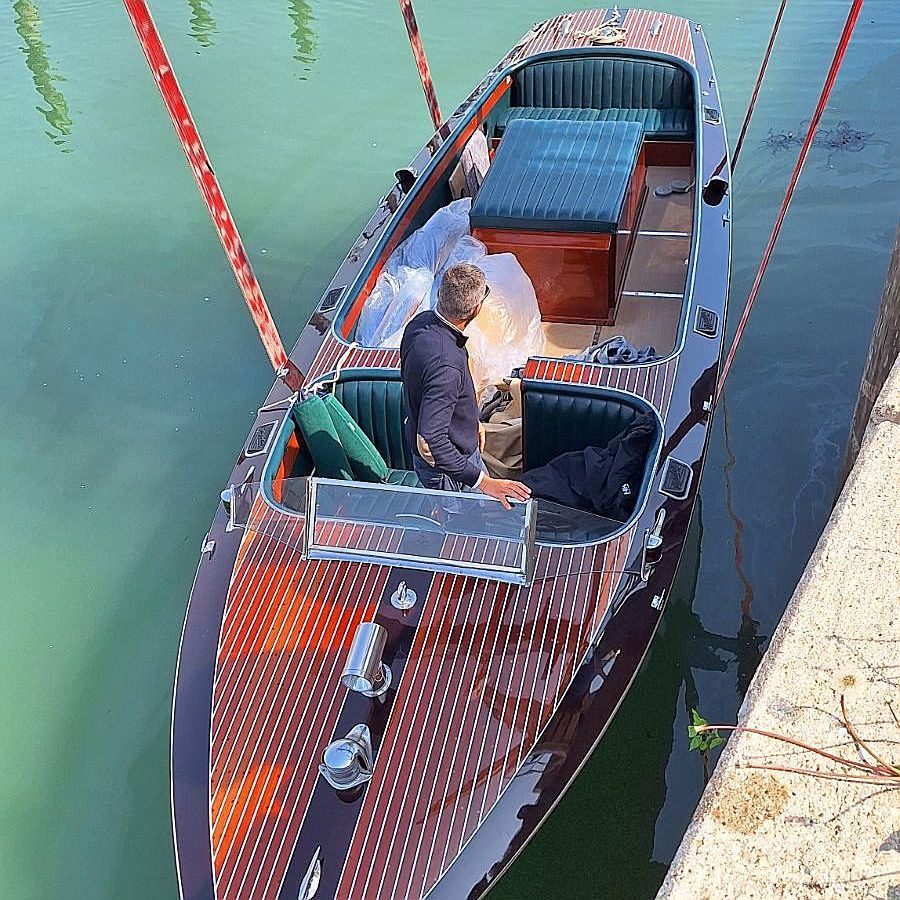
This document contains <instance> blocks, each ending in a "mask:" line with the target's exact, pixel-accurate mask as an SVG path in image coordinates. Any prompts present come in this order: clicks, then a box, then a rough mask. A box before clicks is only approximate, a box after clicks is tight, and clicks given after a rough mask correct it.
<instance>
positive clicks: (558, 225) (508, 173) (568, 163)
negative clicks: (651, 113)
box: [469, 119, 644, 233]
mask: <svg viewBox="0 0 900 900" xmlns="http://www.w3.org/2000/svg"><path fill="white" fill-rule="evenodd" d="M643 137H644V132H643V129H642V128H641V126H640V125H639V124H638V123H637V122H578V121H571V120H569V121H559V120H542V119H515V120H514V121H512V122H511V123H510V124H509V126H508V127H507V129H506V136H505V137H504V138H503V141H502V142H501V144H500V146H499V147H498V148H497V152H496V154H495V155H494V161H493V163H492V164H491V167H490V169H489V170H488V174H487V177H486V178H485V180H484V183H483V184H482V185H481V189H480V190H479V192H478V196H477V197H476V198H475V202H474V204H473V205H472V211H471V214H470V216H469V218H470V221H471V223H472V227H473V228H502V229H508V230H530V231H575V232H595V233H597V232H600V233H609V232H615V231H616V229H617V227H618V224H619V219H620V217H621V215H622V207H623V205H624V203H625V197H626V196H627V194H628V188H629V185H630V183H631V177H632V174H633V172H634V169H635V165H636V163H637V158H638V154H639V153H640V149H641V143H642V142H643Z"/></svg>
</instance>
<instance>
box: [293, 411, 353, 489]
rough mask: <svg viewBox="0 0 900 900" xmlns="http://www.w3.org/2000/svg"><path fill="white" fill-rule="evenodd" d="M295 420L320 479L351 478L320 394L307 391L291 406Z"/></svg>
mask: <svg viewBox="0 0 900 900" xmlns="http://www.w3.org/2000/svg"><path fill="white" fill-rule="evenodd" d="M293 415H294V421H295V422H296V423H297V428H298V429H299V431H300V435H301V436H302V438H303V443H304V444H306V448H307V449H308V450H309V455H310V456H311V457H312V461H313V466H314V468H315V474H316V475H318V476H319V477H320V478H340V479H343V480H345V481H352V480H353V479H354V476H353V469H352V467H351V465H350V460H349V459H347V454H346V452H345V451H344V448H343V446H342V445H341V441H340V438H339V437H338V433H337V430H336V429H335V427H334V423H333V422H332V419H331V416H330V415H329V412H328V409H327V407H326V406H325V403H324V402H323V401H322V398H321V397H317V396H316V395H315V394H310V396H309V397H307V398H306V399H305V400H301V401H300V403H298V404H297V405H296V406H295V407H294V412H293Z"/></svg>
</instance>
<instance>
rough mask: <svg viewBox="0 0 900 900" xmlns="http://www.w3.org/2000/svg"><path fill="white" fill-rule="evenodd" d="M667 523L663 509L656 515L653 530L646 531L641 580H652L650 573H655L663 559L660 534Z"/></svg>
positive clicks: (642, 553) (642, 552)
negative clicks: (655, 567)
mask: <svg viewBox="0 0 900 900" xmlns="http://www.w3.org/2000/svg"><path fill="white" fill-rule="evenodd" d="M665 521H666V511H665V509H661V510H660V511H659V512H658V513H657V514H656V522H654V524H653V528H647V529H646V530H645V531H644V547H643V550H642V551H641V580H642V581H647V580H649V578H650V573H651V572H652V571H653V567H654V566H655V565H656V564H657V563H658V562H659V561H660V559H661V558H662V544H663V540H662V536H661V534H660V532H661V531H662V527H663V523H664V522H665Z"/></svg>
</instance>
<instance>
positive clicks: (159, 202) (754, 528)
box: [0, 0, 900, 900]
mask: <svg viewBox="0 0 900 900" xmlns="http://www.w3.org/2000/svg"><path fill="white" fill-rule="evenodd" d="M774 6H775V4H774V0H772V2H748V0H744V2H740V3H737V2H735V3H724V2H712V0H704V2H695V3H687V2H669V3H667V8H669V9H671V10H673V11H677V12H681V13H684V14H688V15H691V16H692V17H694V18H697V19H699V20H701V21H703V22H705V23H706V25H707V35H708V38H709V41H710V43H711V45H712V48H713V54H714V57H715V60H716V64H717V69H718V76H719V82H720V89H721V92H722V94H723V97H724V101H725V104H726V109H725V112H726V117H727V122H728V124H729V126H730V128H731V131H732V138H733V137H734V136H735V134H736V132H737V129H738V126H739V122H740V117H741V114H742V112H743V108H744V106H745V103H746V101H747V98H748V96H749V93H750V90H751V87H752V82H753V78H754V76H755V69H756V66H757V63H758V59H759V56H760V54H761V51H762V48H763V46H764V42H765V38H766V35H767V30H768V27H769V25H770V21H771V17H772V15H773V7H774ZM847 6H848V2H847V0H841V2H838V0H824V2H823V0H816V2H813V0H794V2H792V3H790V4H789V5H788V14H787V16H786V19H785V22H784V28H783V34H782V38H781V41H780V44H779V46H778V50H777V53H776V57H775V59H774V61H773V64H772V70H771V77H770V80H769V83H768V85H767V88H766V90H765V92H764V94H763V97H762V99H761V102H760V106H759V110H758V114H757V116H758V117H757V119H756V121H755V124H754V128H753V130H752V131H751V133H750V137H749V142H748V144H747V146H746V148H745V149H744V151H743V159H742V161H741V168H740V171H739V173H738V176H737V182H736V187H735V231H734V234H735V245H734V267H735V268H734V280H733V288H734V290H733V304H734V307H737V306H739V305H740V302H741V301H742V299H743V297H744V296H745V295H746V290H747V288H748V286H749V283H750V281H751V280H752V276H753V270H754V266H755V263H756V261H757V260H758V257H759V254H760V252H761V249H762V246H763V244H764V242H765V238H766V236H767V233H768V229H769V227H770V225H771V222H772V219H773V217H774V213H775V209H776V207H777V203H778V201H779V199H780V196H781V193H782V191H783V188H784V184H785V182H786V179H787V175H788V172H789V170H790V166H791V164H792V160H793V157H792V154H791V153H789V152H788V153H780V154H773V153H772V152H770V151H769V150H768V149H767V148H766V147H764V146H763V145H762V141H763V139H764V138H765V137H766V135H767V134H768V131H769V129H770V128H771V129H773V130H774V131H776V132H782V131H788V130H794V131H796V130H797V129H798V128H799V127H800V123H801V122H802V120H803V119H804V118H806V117H807V116H808V115H809V112H810V111H811V109H812V106H813V103H814V100H815V96H816V95H817V92H818V89H819V86H820V84H821V81H822V78H823V74H824V70H825V67H826V66H827V62H828V60H829V58H830V53H831V49H832V48H833V45H834V42H835V40H836V35H837V32H838V29H839V27H840V24H841V22H842V21H843V18H844V15H845V11H846V8H847ZM153 8H154V13H155V15H156V18H157V22H158V25H159V27H160V30H161V32H162V34H163V37H164V39H165V41H166V43H167V45H168V48H169V51H170V54H171V56H172V59H173V62H174V64H175V67H176V70H177V72H178V74H179V76H180V79H181V82H182V85H183V87H184V89H185V91H186V93H187V96H188V98H189V100H190V102H191V105H192V108H193V110H194V113H195V116H196V118H197V122H198V125H199V127H200V130H201V133H202V134H203V136H204V139H205V141H206V144H207V147H208V149H209V151H210V154H211V156H212V159H213V161H214V163H215V166H216V170H217V172H218V175H219V178H220V180H221V183H222V185H223V187H224V189H225V191H226V193H227V195H228V197H229V200H230V203H231V207H232V210H233V211H234V213H235V215H236V217H237V219H238V221H239V223H240V225H241V228H242V231H243V235H244V238H245V242H246V244H247V247H248V249H249V251H250V254H251V256H252V258H253V260H254V263H255V266H256V269H257V273H258V275H259V278H260V281H261V282H262V285H263V288H264V290H265V292H266V295H267V297H268V300H269V304H270V306H271V307H272V311H273V314H274V315H275V318H276V320H277V321H278V323H279V326H280V328H281V331H282V334H283V335H284V336H285V338H286V340H288V341H289V340H290V339H292V337H293V335H295V334H296V333H297V332H298V330H299V329H300V327H301V325H302V323H303V322H304V321H305V320H306V318H307V315H308V313H309V310H310V309H311V306H312V304H313V303H314V302H315V301H316V300H317V299H318V297H319V295H320V292H321V289H322V287H323V286H324V285H325V283H326V282H327V280H328V278H329V276H330V273H331V272H332V271H333V270H334V268H335V267H336V265H337V263H338V262H339V260H340V259H341V258H342V257H343V255H344V253H345V252H346V250H347V248H348V247H349V245H350V243H351V242H352V240H353V239H354V237H355V236H356V234H357V233H358V231H359V229H360V227H361V225H362V223H363V222H364V221H365V220H366V219H367V218H368V215H369V213H370V211H371V210H372V208H373V206H374V204H375V203H376V202H377V200H378V198H379V197H380V196H381V195H382V194H383V192H384V191H385V190H386V189H387V187H388V186H389V184H390V182H391V173H392V172H393V171H394V170H395V169H396V168H397V167H398V166H400V165H402V164H404V163H405V162H406V161H408V159H409V158H410V157H411V156H412V155H413V153H414V152H415V151H416V150H417V149H418V147H419V146H420V145H421V144H422V143H423V141H424V139H425V137H426V136H427V132H428V128H427V121H428V120H427V114H426V109H425V105H424V102H423V100H422V97H421V94H420V89H419V87H418V84H417V76H416V73H415V69H414V67H413V65H412V62H411V59H410V54H409V49H408V46H407V44H406V37H405V33H404V29H403V26H402V22H401V20H400V18H399V13H398V10H397V5H396V3H395V2H393V0H383V2H375V0H331V2H325V0H308V2H303V0H270V2H266V3H262V2H259V0H257V2H249V3H248V2H246V0H245V2H238V0H156V2H155V3H154V4H153ZM417 9H418V15H419V20H420V25H421V28H422V32H423V35H424V38H425V42H426V47H427V50H428V53H429V57H430V60H431V63H432V69H433V72H434V77H435V81H436V84H437V87H438V93H439V96H440V99H441V102H442V104H443V106H444V108H445V110H447V111H449V110H450V109H451V108H452V107H453V106H455V104H456V103H457V102H459V100H461V99H462V98H463V97H464V96H465V95H466V94H467V93H468V91H469V90H470V88H471V87H472V85H473V84H474V83H475V82H476V81H477V80H479V79H480V77H481V75H482V73H483V72H484V71H485V70H487V69H488V68H489V66H491V65H492V64H493V63H494V62H495V61H496V60H497V59H498V58H499V57H500V56H502V55H503V53H504V52H505V50H506V49H507V48H508V47H509V45H510V44H511V43H512V42H513V41H514V40H515V39H516V38H517V37H518V36H519V35H520V34H521V33H523V32H524V31H525V30H526V29H527V28H528V27H529V26H530V25H531V24H532V22H533V21H535V20H538V19H541V18H544V17H546V16H548V15H551V14H554V13H557V12H561V11H564V8H563V7H562V6H560V5H558V4H557V3H552V2H534V0H515V2H514V0H501V2H484V0H481V2H475V0H457V2H454V3H452V4H448V3H437V2H434V0H420V2H419V3H418V4H417ZM898 25H900V6H898V5H897V4H896V3H894V2H892V0H867V2H866V5H865V7H864V9H863V14H862V18H861V20H860V24H859V26H858V29H857V36H856V38H855V40H854V43H853V45H852V46H851V48H850V52H849V55H848V57H847V62H846V65H845V67H844V71H843V73H842V75H841V79H840V81H839V83H838V86H837V88H836V90H835V93H834V95H833V101H832V104H831V107H830V108H829V111H828V114H827V116H826V120H825V126H826V127H833V126H835V125H836V124H837V122H838V121H840V120H847V121H848V122H850V124H851V125H852V126H853V127H854V128H855V129H857V130H859V131H861V132H865V133H867V134H870V135H871V137H870V138H869V139H868V140H867V141H866V142H865V144H866V145H865V146H864V147H863V148H862V149H861V150H860V152H858V153H840V152H837V153H833V154H829V153H828V152H827V151H825V150H821V149H817V150H816V151H815V152H814V154H813V156H812V158H811V160H810V164H809V168H808V170H807V172H806V173H805V175H804V179H803V182H802V185H801V188H800V190H799V191H798V193H797V196H796V200H795V203H794V206H793V209H792V211H791V214H790V217H789V220H788V223H787V225H786V226H785V229H784V232H783V236H782V242H781V244H780V247H779V249H778V251H777V253H776V255H775V258H774V260H773V264H772V266H771V267H770V271H769V275H768V276H767V279H766V282H765V286H764V289H763V291H762V294H761V296H760V298H759V304H758V309H757V311H756V313H755V316H754V319H753V322H752V326H751V328H750V330H749V332H748V334H747V336H746V340H745V342H744V346H743V348H742V352H741V354H740V356H739V358H738V360H737V363H736V366H735V369H734V373H733V376H732V379H731V382H730V385H729V389H728V392H727V406H728V419H729V433H730V444H731V450H732V451H733V456H734V461H733V464H732V465H730V466H726V463H727V462H728V459H729V457H728V453H727V451H726V447H725V444H724V436H723V428H722V415H721V413H720V414H719V416H718V418H717V422H716V430H715V434H714V437H713V442H712V447H711V453H710V458H709V463H708V466H707V471H706V476H705V480H704V482H703V488H702V495H703V505H702V523H700V522H698V528H697V533H698V536H699V534H700V532H701V528H700V525H701V524H702V540H699V538H698V540H699V543H698V545H697V547H696V548H695V549H693V550H692V551H691V553H690V554H689V556H690V558H689V560H688V561H687V562H686V564H685V566H684V567H683V571H682V573H681V587H680V589H679V591H678V592H676V593H677V597H678V600H677V602H675V603H674V604H673V606H672V608H671V609H670V610H669V611H668V612H667V614H666V619H665V623H664V624H665V627H664V629H663V631H662V633H661V635H660V638H659V640H658V641H657V643H656V645H655V647H654V650H653V653H652V655H651V657H650V659H649V660H648V662H647V665H646V667H645V669H644V670H643V672H642V674H641V676H640V678H639V680H638V681H637V682H636V684H635V687H634V690H633V692H632V694H631V695H630V696H629V698H628V700H627V702H626V704H625V706H624V707H623V708H622V710H621V712H620V714H619V716H618V718H617V720H616V722H615V724H614V726H613V729H612V730H611V732H610V734H609V739H608V740H607V741H606V742H605V743H604V745H603V747H602V748H601V750H600V752H599V753H598V754H597V755H596V756H595V758H594V759H593V760H592V761H591V763H590V764H589V766H588V767H587V769H586V770H585V772H584V774H583V776H582V777H581V779H580V780H579V781H578V783H577V784H576V785H575V787H574V788H573V790H572V791H571V792H570V794H569V796H568V797H567V798H566V799H565V800H564V801H563V803H562V804H561V805H560V807H559V808H558V810H557V812H556V813H555V814H554V816H553V817H552V819H551V820H550V821H549V822H548V824H547V825H546V827H545V828H544V829H543V831H542V832H541V833H540V835H539V836H538V838H537V839H536V840H535V842H534V843H533V844H532V846H531V847H530V848H529V849H528V851H527V852H526V853H525V854H524V855H523V857H522V858H521V860H520V861H519V862H518V863H517V865H516V867H515V868H514V869H513V871H512V872H511V873H510V875H509V876H508V877H507V879H506V880H505V882H504V883H503V884H502V885H501V887H500V888H498V890H497V892H496V896H497V897H498V898H499V897H509V898H512V897H523V896H542V897H554V898H555V897H613V896H614V897H616V898H629V897H635V898H644V897H650V896H652V894H653V892H654V890H655V888H656V886H657V885H658V883H659V881H660V880H661V878H662V877H663V874H664V871H665V866H666V864H667V862H668V861H669V860H670V859H671V856H672V854H673V852H674V850H675V848H676V846H677V844H678V841H679V839H680V836H681V834H682V833H683V830H684V828H685V826H686V824H687V821H688V820H689V818H690V815H691V812H692V809H693V807H694V805H695V803H696V801H697V798H698V796H699V793H700V791H701V789H702V785H703V773H702V768H701V766H700V762H699V760H697V759H695V758H692V757H690V756H688V755H687V753H686V752H685V740H684V729H685V721H686V719H685V716H686V712H685V710H686V706H687V705H688V703H694V702H699V703H700V706H701V708H702V709H703V710H704V711H705V712H706V714H707V715H708V716H709V717H710V718H725V719H728V718H732V717H733V716H734V714H735V711H736V708H737V706H738V704H739V702H740V692H741V685H742V684H744V683H745V682H746V678H747V676H748V674H749V672H750V671H752V666H753V664H754V659H755V657H756V654H757V653H758V649H759V647H760V646H764V645H765V640H766V638H767V637H768V636H769V635H771V633H772V629H773V628H774V626H775V624H776V622H777V620H778V617H779V615H780V613H781V611H782V610H783V608H784V604H785V602H786V599H787V597H788V596H789V595H790V592H791V589H792V587H793V585H794V583H795V581H796V579H797V577H798V575H799V573H800V572H801V570H802V568H803V565H804V561H805V559H806V557H807V555H808V553H809V551H810V549H811V547H812V545H813V544H814V542H815V540H816V537H817V535H818V533H819V531H820V530H821V527H822V524H823V522H824V520H825V518H826V516H827V513H828V509H829V506H830V502H831V498H832V494H833V490H834V483H835V477H836V472H837V469H838V467H839V462H840V458H841V453H842V449H843V445H844V441H845V438H846V434H847V430H848V419H849V415H850V412H851V409H852V405H853V401H854V398H855V393H856V386H857V383H858V379H859V375H860V372H861V369H862V364H863V360H864V357H865V351H866V346H867V342H868V335H869V331H870V328H871V324H872V321H873V317H874V314H875V310H876V308H877V303H878V294H879V290H880V286H881V281H882V278H883V275H884V271H885V268H886V265H887V257H888V252H889V247H890V244H891V241H892V237H893V231H894V229H895V227H896V224H897V217H898V215H897V210H898V200H900V160H898V153H897V149H896V148H897V146H898V139H900V127H898V121H897V114H896V98H897V96H898V93H897V88H898V73H900V64H898V63H900V43H898V38H900V29H898ZM0 85H2V86H0V111H2V119H0V121H2V127H3V140H2V142H0V173H2V174H0V186H2V192H0V196H2V200H3V207H2V209H3V213H2V216H0V246H2V248H3V253H2V261H0V303H2V309H3V328H2V329H0V383H2V385H3V390H2V393H0V397H2V399H0V404H2V407H0V408H2V415H3V421H4V424H5V427H4V428H3V429H2V432H0V470H2V471H4V472H6V473H7V475H8V479H7V482H6V484H5V485H4V488H3V490H2V497H3V505H2V511H3V516H2V524H0V538H2V539H0V548H2V549H0V597H2V602H3V607H2V609H3V626H2V629H0V683H2V685H3V690H2V692H0V722H2V738H0V897H3V898H10V900H31V898H54V900H55V898H63V897H65V898H91V900H101V898H102V900H105V898H110V900H111V898H116V900H121V898H139V900H143V898H148V900H149V898H167V897H175V896H177V889H176V884H175V873H174V863H173V858H172V851H171V836H170V821H169V799H168V759H167V750H168V738H169V712H170V697H171V684H172V679H173V675H174V666H175V654H176V650H177V645H178V638H179V633H180V628H181V622H182V617H183V613H184V608H185V603H186V600H187V596H188V592H189V589H190V585H191V578H192V575H193V571H194V567H195V564H196V560H197V553H198V549H199V542H200V539H201V537H202V536H203V534H204V532H205V530H206V527H207V524H208V522H209V519H210V518H211V516H212V513H213V511H214V508H215V504H216V500H217V496H218V492H219V490H220V489H221V487H222V486H223V481H224V479H225V478H226V477H227V474H228V472H229V471H230V468H231V463H232V460H233V458H234V455H235V452H236V449H237V448H238V446H239V442H240V441H241V440H242V438H243V436H244V435H245V433H246V430H247V428H248V425H249V422H250V416H251V413H252V411H253V410H254V409H255V407H256V405H257V403H258V401H259V400H260V399H261V398H262V397H263V396H264V394H265V392H266V389H267V387H268V385H269V383H270V380H271V375H270V372H269V371H268V368H267V363H266V359H265V356H264V354H263V351H262V350H261V348H260V347H259V345H258V344H257V342H256V340H255V337H254V334H253V332H252V329H251V327H250V325H249V323H248V321H247V319H246V315H245V312H244V307H243V303H242V301H241V300H240V298H239V295H238V293H237V289H236V287H235V286H234V284H233V282H232V280H231V275H230V272H229V270H228V268H227V266H226V264H225V261H224V258H223V255H222V252H221V248H220V246H219V244H218V242H217V240H216V238H215V236H214V234H213V232H212V230H211V228H210V226H209V223H208V221H207V220H206V213H205V211H204V209H203V207H202V206H201V204H200V201H199V198H198V196H197V194H196V189H195V187H194V184H193V181H192V178H191V176H190V174H189V172H188V170H187V168H186V166H185V164H184V161H183V158H182V155H181V151H180V149H179V147H178V145H177V143H176V142H175V139H174V136H173V134H172V132H171V127H170V125H169V123H168V121H167V119H166V117H165V115H164V112H163V109H162V106H161V103H160V100H159V97H158V95H157V92H156V88H155V86H154V84H153V81H152V79H151V78H150V77H149V75H148V71H147V69H146V65H145V63H144V60H143V58H142V56H141V54H140V52H139V50H138V48H137V46H136V43H135V40H134V35H133V33H132V30H131V25H130V23H129V22H128V20H127V17H126V15H125V13H124V11H123V9H122V8H121V6H120V5H119V4H117V3H115V2H100V0H53V2H50V0H16V2H8V3H6V4H4V5H3V6H2V7H0ZM732 324H733V323H732ZM726 476H727V478H728V479H729V480H730V483H729V481H727V480H726ZM729 499H730V503H731V506H732V508H733V511H734V516H735V518H732V516H730V515H729V512H728V501H729ZM736 522H739V524H740V526H741V527H742V539H741V546H740V548H739V549H740V553H739V554H738V559H739V562H740V564H739V565H736V552H735V534H736V527H737V526H736ZM696 698H699V701H698V700H697V699H696Z"/></svg>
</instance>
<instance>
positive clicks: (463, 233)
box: [356, 197, 484, 347]
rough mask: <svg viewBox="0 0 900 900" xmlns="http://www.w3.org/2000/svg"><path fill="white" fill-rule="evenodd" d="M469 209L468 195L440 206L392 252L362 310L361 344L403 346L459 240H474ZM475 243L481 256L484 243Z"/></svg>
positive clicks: (357, 332) (430, 303)
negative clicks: (409, 327)
mask: <svg viewBox="0 0 900 900" xmlns="http://www.w3.org/2000/svg"><path fill="white" fill-rule="evenodd" d="M471 208H472V200H471V198H469V197H464V198H463V199H461V200H455V201H454V202H453V203H450V204H449V205H447V206H444V207H442V208H441V209H439V210H438V211H437V212H436V213H435V214H434V215H433V216H432V217H431V218H430V219H429V220H428V221H427V222H426V223H425V224H424V225H423V226H422V227H421V228H419V229H418V230H417V231H414V232H413V233H412V234H411V235H410V236H409V237H408V238H407V239H406V240H405V241H404V242H403V243H402V244H401V245H400V246H399V247H398V248H397V249H396V250H395V251H394V252H393V253H392V254H391V255H390V257H389V258H388V261H387V263H386V264H385V267H384V269H383V270H382V271H381V274H380V275H379V276H378V280H377V281H376V282H375V287H374V288H373V290H372V293H371V294H370V295H369V297H368V299H367V300H366V304H365V306H364V307H363V309H362V312H361V313H360V317H359V325H358V326H357V329H356V340H357V341H358V342H359V343H360V344H362V345H363V346H365V347H397V346H399V345H400V337H401V336H402V334H403V327H404V326H405V325H406V323H407V322H408V321H409V320H410V319H411V318H412V317H413V316H414V315H415V314H416V313H417V312H419V311H421V310H423V309H430V308H431V305H432V287H433V285H434V283H435V278H436V276H437V275H440V274H441V273H442V272H443V270H444V268H446V266H447V265H448V259H450V257H451V254H452V251H453V250H454V248H455V245H456V243H457V242H458V241H459V240H460V239H461V238H463V237H466V238H468V239H469V240H470V241H471V240H472V238H471V237H469V211H470V210H471ZM476 243H479V246H480V247H481V252H482V254H483V253H484V245H483V244H480V242H476ZM454 261H455V262H462V261H463V260H460V259H454Z"/></svg>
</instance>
